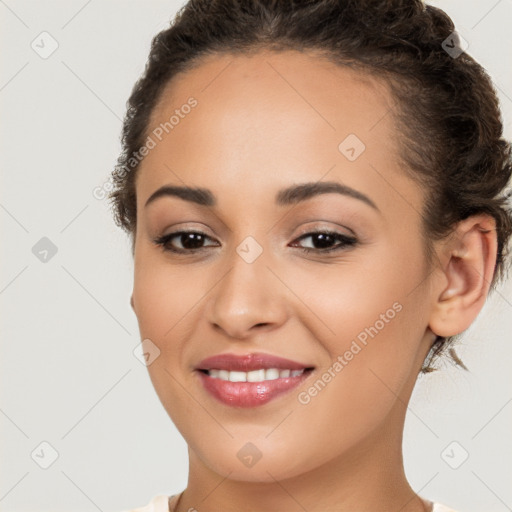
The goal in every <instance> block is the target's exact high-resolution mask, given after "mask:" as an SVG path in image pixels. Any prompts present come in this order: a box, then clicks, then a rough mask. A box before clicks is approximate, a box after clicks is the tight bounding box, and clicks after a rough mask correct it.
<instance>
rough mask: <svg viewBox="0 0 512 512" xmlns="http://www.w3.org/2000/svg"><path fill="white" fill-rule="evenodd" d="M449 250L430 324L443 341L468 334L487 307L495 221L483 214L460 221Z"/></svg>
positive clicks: (494, 251)
mask: <svg viewBox="0 0 512 512" xmlns="http://www.w3.org/2000/svg"><path fill="white" fill-rule="evenodd" d="M448 249H449V255H448V262H447V263H446V265H445V268H444V271H443V273H444V279H443V283H444V284H443V286H442V288H441V290H440V293H439V288H438V290H437V291H436V293H437V294H438V295H437V297H434V300H435V303H434V307H433V310H432V313H431V319H430V324H429V327H430V329H431V330H432V331H433V332H434V333H436V334H437V335H439V336H444V337H448V336H454V335H456V334H459V333H461V332H462V331H464V330H466V329H467V328H468V327H469V326H470V325H471V324H472V322H473V321H474V319H475V318H476V317H477V315H478V313H479V312H480V310H481V309H482V307H483V305H484V304H485V300H486V297H487V294H488V292H489V288H490V284H491V281H492V278H493V274H494V268H495V264H496V256H497V238H496V224H495V220H494V218H492V217H490V216H488V215H485V214H482V215H475V216H472V217H469V218H467V219H465V220H463V221H461V222H460V223H459V224H458V227H457V229H456V231H455V234H454V238H453V240H452V241H451V243H450V244H449V246H448Z"/></svg>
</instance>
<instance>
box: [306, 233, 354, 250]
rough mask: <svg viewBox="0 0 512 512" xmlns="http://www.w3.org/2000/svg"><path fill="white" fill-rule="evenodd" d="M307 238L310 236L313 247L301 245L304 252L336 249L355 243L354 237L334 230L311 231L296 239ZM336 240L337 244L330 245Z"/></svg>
mask: <svg viewBox="0 0 512 512" xmlns="http://www.w3.org/2000/svg"><path fill="white" fill-rule="evenodd" d="M307 238H311V240H312V245H313V247H302V248H301V249H302V250H303V251H304V252H306V253H309V252H317V253H326V252H331V251H338V250H341V249H343V248H345V247H347V246H354V245H356V244H357V239H356V238H354V237H349V236H346V235H343V234H341V233H338V232H336V231H326V230H324V231H313V232H311V233H306V234H305V235H302V236H301V237H300V238H298V239H297V240H304V239H307ZM336 242H338V244H337V245H334V247H332V245H333V244H335V243H336Z"/></svg>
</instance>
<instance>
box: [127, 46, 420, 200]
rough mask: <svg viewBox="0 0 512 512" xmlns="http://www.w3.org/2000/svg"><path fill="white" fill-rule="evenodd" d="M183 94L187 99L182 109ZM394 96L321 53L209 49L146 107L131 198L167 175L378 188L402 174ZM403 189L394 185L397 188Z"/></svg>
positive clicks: (266, 188)
mask: <svg viewBox="0 0 512 512" xmlns="http://www.w3.org/2000/svg"><path fill="white" fill-rule="evenodd" d="M190 98H193V99H194V100H195V101H196V102H197V103H196V106H194V107H193V108H188V107H187V108H185V107H184V106H186V105H187V104H188V103H190ZM393 103H394V101H393V99H392V97H391V95H390V93H389V91H388V88H387V86H386V85H385V82H383V81H382V80H379V79H377V78H374V77H371V76H369V75H367V74H362V73H360V72H357V71H354V70H352V69H350V68H347V67H340V66H337V65H335V64H334V63H332V62H330V61H328V60H327V59H325V58H322V57H320V56H315V55H312V54H306V53H300V52H296V51H286V52H280V53H276V52H269V51H264V52H263V51H262V52H258V53H255V54H252V55H233V54H221V55H210V56H208V57H207V58H203V59H202V60H201V61H199V62H198V64H197V65H195V66H194V67H193V68H192V69H189V70H187V71H186V72H183V73H179V74H177V75H176V76H175V77H174V78H173V80H172V81H171V82H170V83H168V84H167V86H166V88H165V89H164V92H163V94H162V95H161V98H160V101H159V103H158V105H157V106H156V107H155V109H154V110H153V112H152V114H151V119H150V122H149V124H148V128H147V132H146V133H147V136H150V137H152V138H153V139H155V143H156V144H155V147H154V149H152V150H151V151H150V153H149V154H148V155H147V156H146V157H145V158H144V160H143V161H142V164H141V166H140V169H139V176H138V179H137V181H138V182H139V181H140V186H139V185H137V186H138V191H137V196H138V199H139V196H140V200H141V201H143V200H145V199H147V197H148V196H149V195H150V194H151V193H152V192H153V191H154V189H155V188H156V187H158V186H161V185H163V184H165V183H167V182H173V183H176V184H184V183H180V181H183V182H185V183H186V184H187V185H196V186H203V187H208V188H211V189H214V190H215V189H219V190H220V189H222V190H225V191H226V192H236V191H237V190H238V192H239V193H240V192H241V191H242V188H241V187H242V186H243V187H245V188H244V190H250V191H251V193H252V194H255V195H257V193H258V191H261V193H262V194H263V193H264V194H265V195H267V194H268V193H269V192H270V191H271V190H272V191H273V190H275V189H276V188H281V187H282V186H286V185H289V184H290V183H291V182H305V181H315V180H320V179H322V177H323V176H326V175H327V176H326V179H334V180H338V181H346V182H347V184H348V183H350V184H351V185H353V186H357V185H360V186H359V188H362V189H366V191H368V192H369V193H370V191H371V189H374V191H375V193H378V192H379V191H381V190H382V185H383V181H382V177H379V174H382V173H384V174H386V175H389V174H390V173H394V174H395V175H396V176H387V178H388V179H387V180H386V181H387V182H388V183H390V182H391V181H393V180H398V181H400V180H402V181H403V180H404V179H405V178H404V177H403V176H400V177H399V176H398V174H397V172H396V171H397V168H398V166H399V162H398V161H399V154H400V153H399V150H398V144H397V136H398V132H397V129H396V127H395V125H394V122H393V117H392V115H389V114H390V112H391V109H392V107H393ZM172 116H174V121H173V123H172V126H170V125H169V120H170V119H171V117H172ZM166 123H167V130H164V131H163V133H162V134H161V137H162V139H161V140H158V138H157V137H156V136H155V135H154V134H155V130H158V129H159V127H160V132H162V127H165V126H166ZM156 133H159V132H158V131H157V132H156ZM345 141H348V142H346V143H345ZM340 145H341V146H340ZM345 146H348V147H346V148H345ZM351 149H354V151H355V153H356V157H357V159H356V160H351V159H350V158H347V156H349V157H350V156H353V153H354V151H352V155H351V154H350V151H351ZM344 150H349V153H348V154H344V152H343V151H344ZM358 154H360V156H358ZM369 176H371V177H372V178H373V183H370V184H369V183H368V177H369ZM365 181H366V184H364V183H363V182H365ZM221 185H222V186H221ZM410 186H411V185H410V184H404V183H402V184H400V183H396V184H394V185H393V187H394V188H395V190H396V189H397V188H398V189H400V188H403V193H406V194H407V193H409V190H408V187H410ZM395 193H396V192H395ZM272 197H273V195H272ZM391 200H395V201H396V197H393V198H391Z"/></svg>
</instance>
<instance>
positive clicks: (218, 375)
mask: <svg viewBox="0 0 512 512" xmlns="http://www.w3.org/2000/svg"><path fill="white" fill-rule="evenodd" d="M303 373H304V369H302V370H279V369H278V368H268V369H267V370H265V369H261V370H253V371H251V372H235V371H232V372H230V371H227V370H208V375H209V376H210V377H213V378H214V379H221V380H229V381H231V382H261V381H265V380H274V379H283V378H286V377H298V376H299V375H302V374H303Z"/></svg>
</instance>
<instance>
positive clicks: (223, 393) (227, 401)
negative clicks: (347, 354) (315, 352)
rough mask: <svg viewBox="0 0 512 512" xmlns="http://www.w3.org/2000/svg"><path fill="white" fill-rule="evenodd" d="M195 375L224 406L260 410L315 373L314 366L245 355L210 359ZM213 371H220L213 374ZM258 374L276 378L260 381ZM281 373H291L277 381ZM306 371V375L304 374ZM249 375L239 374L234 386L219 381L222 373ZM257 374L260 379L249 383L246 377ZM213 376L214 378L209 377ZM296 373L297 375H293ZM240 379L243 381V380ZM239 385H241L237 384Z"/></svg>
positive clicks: (262, 356)
mask: <svg viewBox="0 0 512 512" xmlns="http://www.w3.org/2000/svg"><path fill="white" fill-rule="evenodd" d="M195 370H196V374H197V375H198V377H199V380H200V381H201V383H202V385H203V388H204V389H205V390H206V391H207V392H208V394H209V395H210V396H212V397H214V398H215V399H216V400H218V401H219V402H221V403H223V404H224V405H228V406H231V407H244V408H245V407H258V406H262V405H264V404H266V403H268V402H270V401H271V400H274V399H276V398H278V397H280V396H283V395H286V394H287V393H290V392H291V391H292V390H293V389H295V388H296V387H297V386H299V385H300V384H301V383H303V382H304V381H305V380H307V379H309V378H310V376H311V375H312V373H313V371H314V366H312V365H308V364H304V363H300V362H298V361H293V360H291V359H285V358H283V357H278V356H273V355H270V354H263V353H252V354H245V355H240V356H239V355H236V354H218V355H216V356H212V357H208V358H207V359H204V360H203V361H201V362H200V363H199V365H198V366H197V367H196V368H195ZM212 370H217V371H216V372H215V371H212ZM256 370H262V371H263V373H264V374H265V375H267V373H271V374H274V375H273V376H272V378H271V380H267V379H265V380H261V375H260V374H259V373H258V372H255V371H256ZM279 370H291V372H290V371H289V372H282V374H283V375H284V376H283V375H279V376H277V377H276V375H275V372H277V371H279ZM301 370H303V371H301ZM226 372H229V376H230V377H231V376H232V373H231V372H247V375H244V374H243V373H240V375H236V376H235V377H236V378H235V380H236V381H235V382H234V381H231V380H229V379H228V380H226V376H225V375H224V376H223V377H224V378H220V377H221V376H220V374H221V373H226ZM250 372H253V373H254V372H255V373H258V375H260V377H259V378H257V379H255V381H253V380H254V379H250V380H251V382H246V380H245V377H247V376H249V375H250ZM210 373H211V374H210ZM295 373H297V375H294V374H295ZM240 377H243V378H242V379H241V381H239V380H240ZM237 381H239V382H237Z"/></svg>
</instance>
